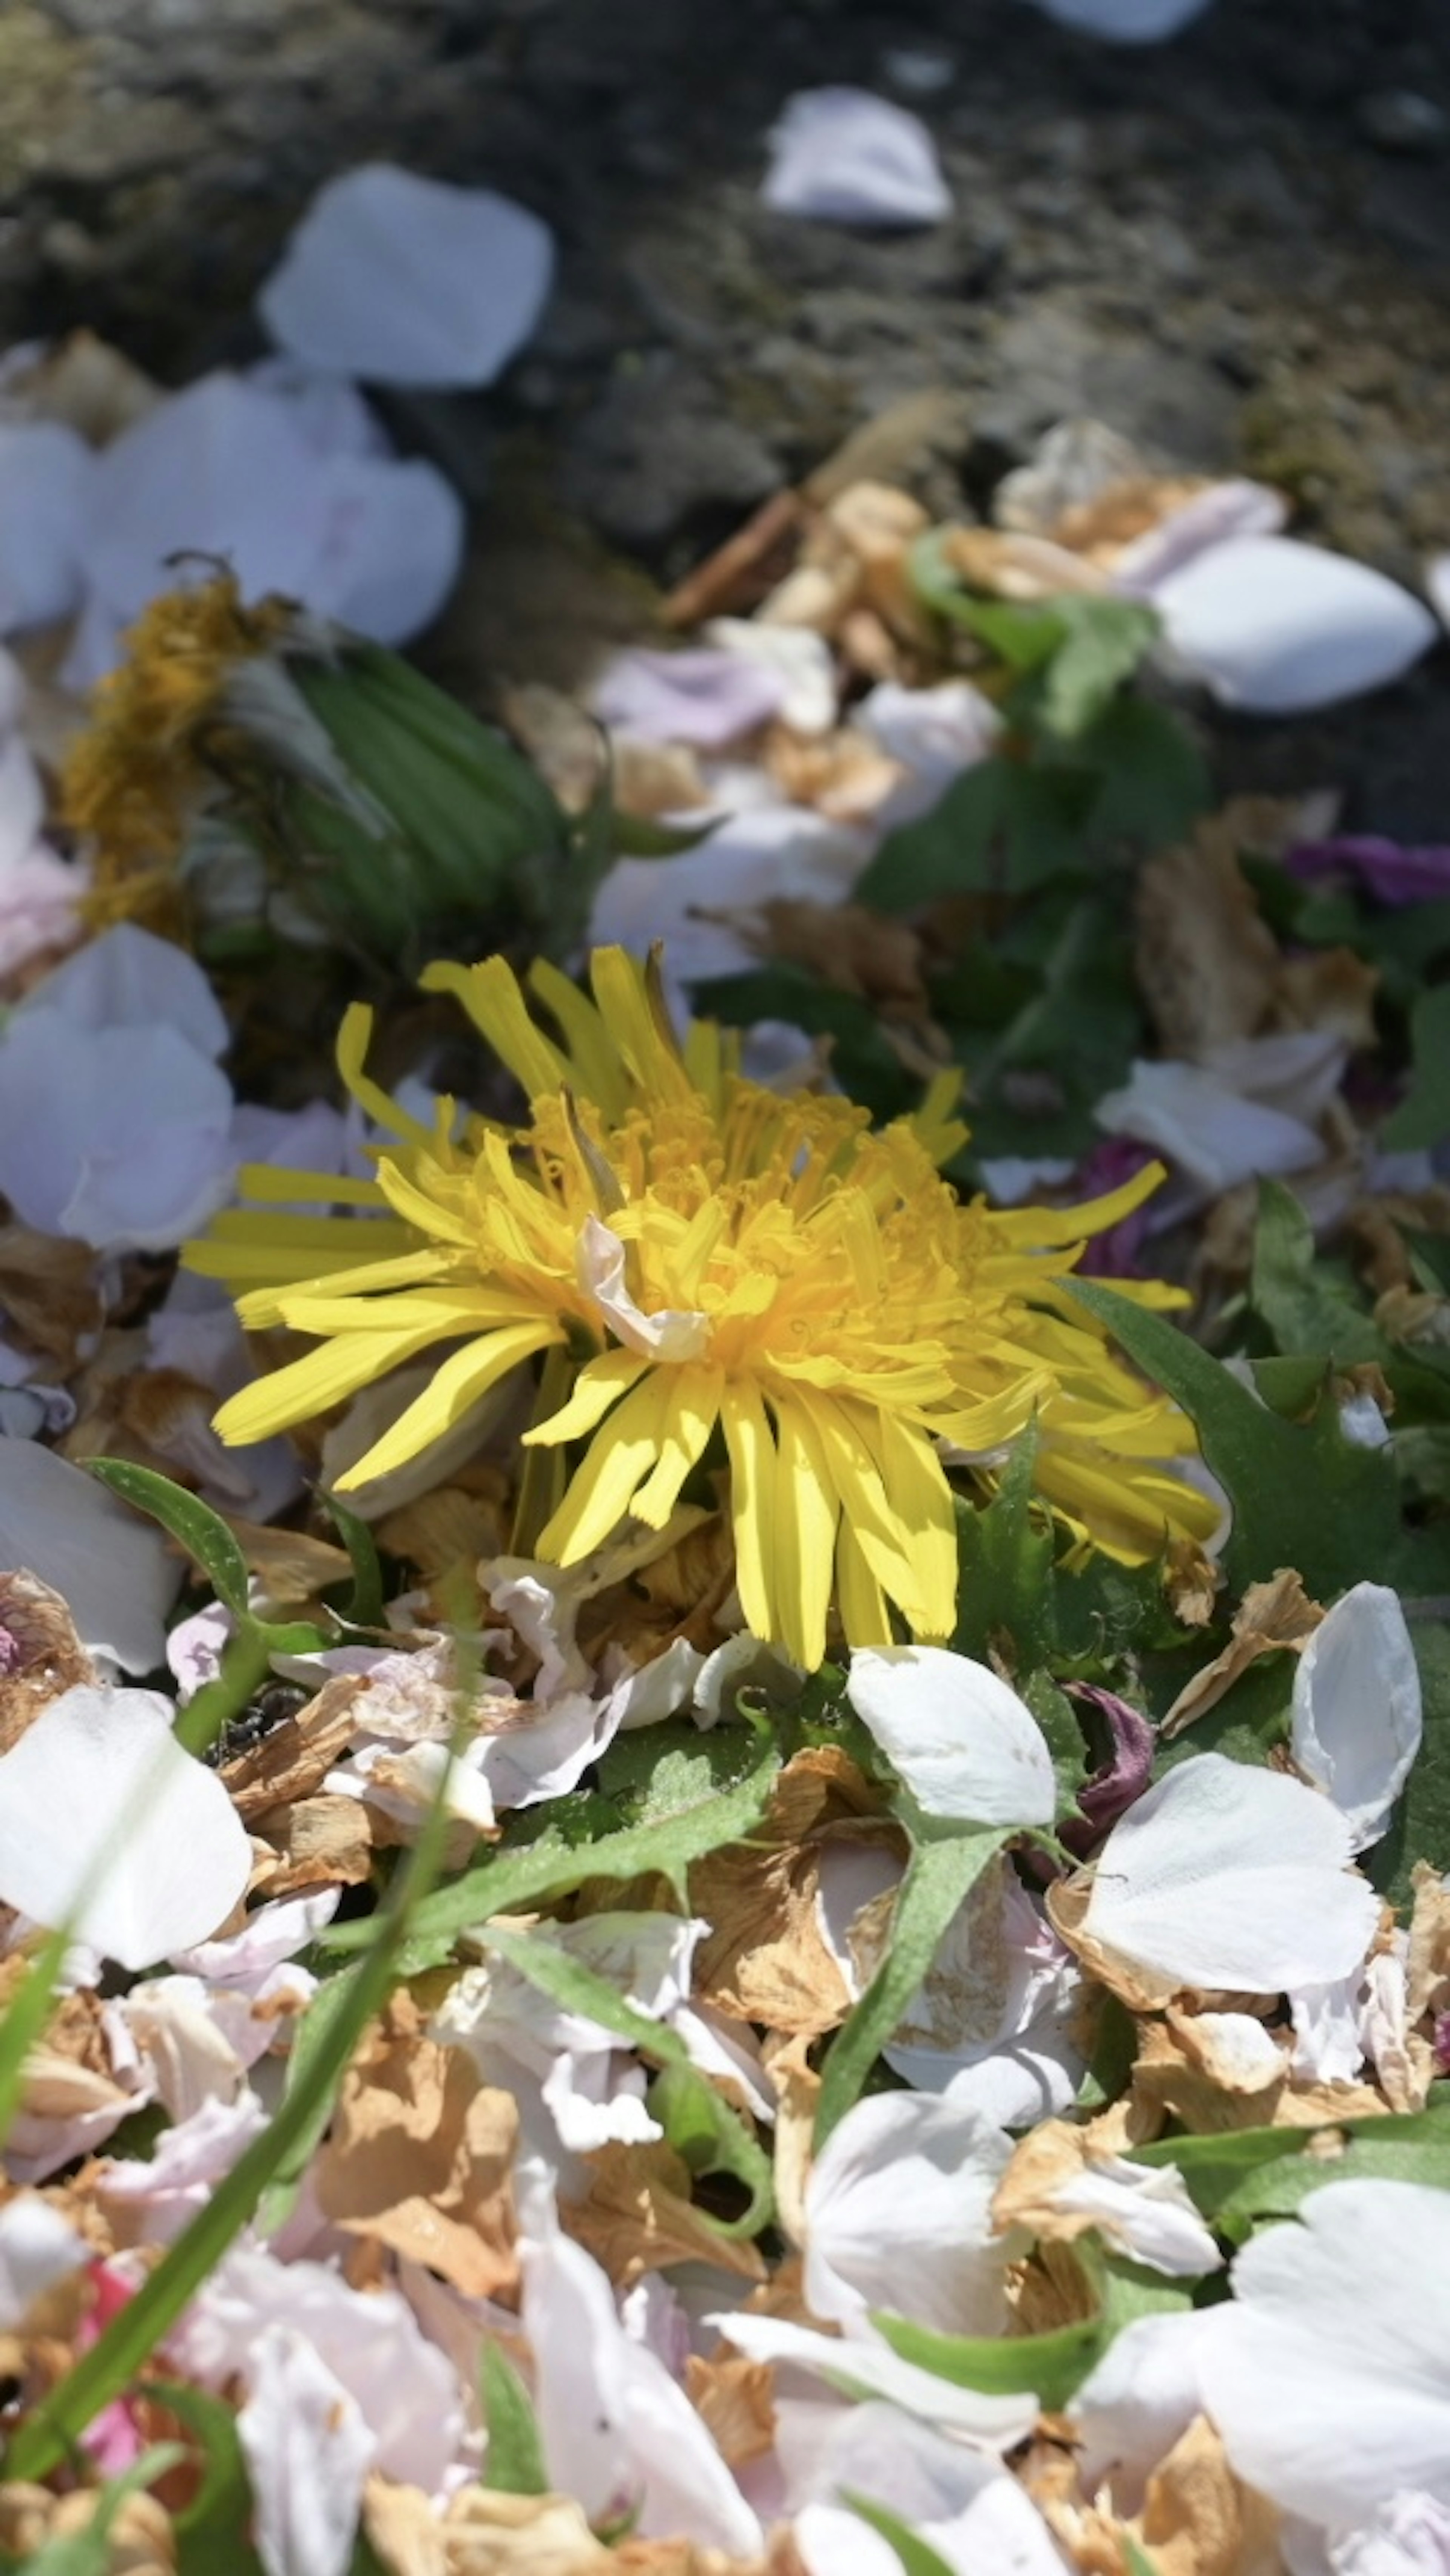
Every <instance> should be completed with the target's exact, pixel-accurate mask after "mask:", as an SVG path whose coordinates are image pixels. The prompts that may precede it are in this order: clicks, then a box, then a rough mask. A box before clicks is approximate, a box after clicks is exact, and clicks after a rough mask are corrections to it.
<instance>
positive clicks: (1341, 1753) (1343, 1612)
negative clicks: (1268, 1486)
mask: <svg viewBox="0 0 1450 2576" xmlns="http://www.w3.org/2000/svg"><path fill="white" fill-rule="evenodd" d="M1423 1734H1424V1714H1423V1708H1422V1703H1421V1693H1420V1674H1419V1667H1418V1666H1417V1664H1416V1662H1415V1650H1414V1647H1413V1646H1412V1645H1411V1643H1410V1631H1409V1629H1408V1627H1407V1626H1406V1624H1405V1614H1404V1612H1403V1610H1402V1609H1401V1608H1400V1603H1399V1597H1398V1595H1397V1594H1396V1593H1394V1592H1392V1591H1390V1589H1389V1588H1388V1586H1387V1585H1386V1584H1383V1583H1356V1584H1355V1585H1354V1587H1353V1589H1352V1590H1351V1591H1349V1592H1346V1593H1345V1595H1344V1597H1343V1599H1342V1600H1339V1601H1336V1602H1335V1604H1334V1607H1333V1609H1332V1610H1330V1611H1329V1613H1328V1614H1327V1616H1326V1617H1325V1618H1324V1619H1323V1620H1322V1621H1321V1623H1320V1625H1319V1626H1318V1627H1317V1628H1316V1629H1315V1631H1314V1634H1313V1636H1312V1637H1311V1638H1310V1639H1309V1641H1308V1643H1307V1645H1305V1646H1304V1647H1303V1648H1302V1649H1301V1651H1300V1656H1299V1661H1298V1664H1297V1666H1296V1668H1295V1673H1294V1696H1293V1716H1292V1721H1291V1726H1290V1734H1289V1747H1290V1751H1291V1752H1292V1753H1293V1756H1294V1760H1295V1762H1296V1763H1297V1764H1298V1766H1299V1769H1300V1770H1301V1771H1302V1772H1303V1774H1304V1777H1305V1778H1306V1780H1312V1781H1313V1782H1314V1785H1315V1787H1316V1788H1319V1789H1323V1790H1324V1791H1325V1792H1326V1793H1327V1795H1328V1796H1329V1797H1331V1798H1332V1799H1333V1801H1334V1804H1335V1805H1336V1807H1338V1808H1339V1810H1340V1812H1341V1814H1342V1815H1343V1817H1344V1820H1345V1822H1346V1824H1347V1825H1348V1827H1349V1832H1350V1849H1351V1850H1352V1851H1364V1850H1366V1849H1367V1848H1368V1846H1369V1845H1370V1844H1371V1843H1377V1842H1378V1841H1379V1839H1380V1836H1381V1835H1382V1834H1383V1832H1384V1830H1385V1828H1386V1826H1387V1825H1388V1823H1389V1820H1390V1815H1391V1811H1392V1809H1393V1807H1394V1803H1395V1800H1396V1798H1397V1797H1398V1796H1399V1794H1400V1791H1401V1790H1402V1789H1403V1787H1404V1785H1405V1782H1406V1781H1407V1780H1408V1778H1409V1776H1410V1770H1411V1767H1412V1765H1413V1763H1414V1760H1415V1756H1416V1754H1417V1753H1418V1752H1419V1750H1420V1743H1421V1738H1422V1737H1423Z"/></svg>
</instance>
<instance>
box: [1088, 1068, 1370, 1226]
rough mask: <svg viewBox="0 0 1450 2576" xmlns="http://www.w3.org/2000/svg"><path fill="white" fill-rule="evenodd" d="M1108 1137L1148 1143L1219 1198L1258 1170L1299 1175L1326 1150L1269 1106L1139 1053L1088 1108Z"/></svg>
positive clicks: (1297, 1121)
mask: <svg viewBox="0 0 1450 2576" xmlns="http://www.w3.org/2000/svg"><path fill="white" fill-rule="evenodd" d="M1093 1117H1094V1118H1095V1120H1096V1121H1097V1124H1098V1125H1099V1127H1102V1128H1105V1129H1106V1130H1107V1133H1108V1134H1109V1135H1110V1136H1134V1137H1136V1138H1137V1140H1138V1142H1139V1143H1140V1144H1143V1145H1153V1146H1155V1147H1156V1148H1157V1150H1158V1152H1159V1153H1160V1154H1163V1155H1165V1156H1166V1157H1167V1159H1168V1160H1169V1162H1171V1163H1174V1164H1176V1165H1177V1167H1178V1169H1179V1170H1180V1171H1181V1172H1184V1173H1186V1174H1187V1176H1188V1178H1189V1179H1190V1180H1191V1181H1192V1182H1194V1183H1195V1184H1196V1186H1197V1187H1198V1188H1199V1189H1200V1190H1203V1191H1206V1192H1208V1193H1209V1194H1211V1195H1212V1196H1213V1197H1215V1198H1217V1197H1218V1196H1220V1194H1221V1193H1222V1192H1223V1191H1225V1190H1231V1189H1233V1188H1235V1187H1236V1185H1237V1184H1238V1182H1240V1181H1246V1180H1249V1179H1251V1178H1252V1177H1253V1176H1254V1175H1255V1174H1256V1173H1262V1174H1274V1173H1281V1172H1302V1171H1305V1170H1307V1168H1308V1166H1309V1165H1310V1164H1311V1163H1317V1162H1320V1161H1321V1160H1322V1159H1323V1155H1324V1147H1323V1145H1322V1144H1321V1142H1320V1140H1319V1138H1318V1136H1317V1135H1316V1134H1315V1132H1314V1129H1313V1128H1312V1127H1310V1126H1307V1125H1306V1124H1305V1122H1304V1120H1303V1119H1302V1118H1290V1117H1288V1116H1286V1115H1285V1113H1284V1112H1283V1110H1280V1109H1268V1108H1265V1107H1263V1106H1262V1105H1261V1104H1260V1103H1259V1102H1257V1101H1253V1100H1249V1099H1246V1098H1245V1096H1244V1094H1243V1093H1242V1092H1241V1091H1236V1090H1233V1089H1231V1088H1230V1086H1229V1085H1228V1084H1227V1083H1226V1082H1221V1081H1219V1080H1217V1079H1216V1077H1215V1076H1214V1075H1213V1074H1211V1073H1207V1072H1205V1071H1204V1070H1203V1068H1202V1066H1200V1065H1196V1064H1184V1063H1182V1062H1181V1061H1180V1060H1179V1059H1178V1058H1177V1057H1163V1058H1162V1059H1160V1060H1158V1061H1156V1062H1151V1063H1150V1062H1149V1061H1148V1060H1147V1059H1145V1058H1143V1057H1139V1058H1137V1059H1136V1060H1135V1062H1134V1063H1133V1065H1132V1067H1131V1069H1130V1073H1129V1078H1128V1081H1127V1082H1126V1083H1125V1084H1124V1085H1123V1087H1122V1089H1121V1090H1118V1091H1110V1092H1106V1093H1105V1094H1104V1096H1103V1098H1102V1099H1101V1100H1099V1101H1098V1102H1097V1104H1096V1106H1095V1108H1094V1110H1093Z"/></svg>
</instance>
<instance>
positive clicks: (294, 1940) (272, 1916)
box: [171, 1887, 342, 1994]
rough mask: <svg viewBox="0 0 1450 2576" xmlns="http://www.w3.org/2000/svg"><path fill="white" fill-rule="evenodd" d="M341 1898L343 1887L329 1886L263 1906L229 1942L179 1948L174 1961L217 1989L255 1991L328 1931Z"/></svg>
mask: <svg viewBox="0 0 1450 2576" xmlns="http://www.w3.org/2000/svg"><path fill="white" fill-rule="evenodd" d="M341 1896H342V1890H341V1888H339V1887H323V1888H319V1889H317V1890H316V1892H315V1893H314V1894H312V1895H310V1896H288V1897H283V1898H282V1900H281V1902H280V1903H278V1904H275V1905H259V1906H258V1907H257V1910H256V1912H255V1913H254V1914H249V1915H248V1917H247V1919H246V1922H245V1923H244V1924H243V1926H242V1929H241V1931H240V1932H234V1933H233V1934H232V1935H231V1937H230V1939H229V1940H226V1941H203V1942H199V1943H198V1944H197V1946H196V1947H195V1948H194V1949H191V1950H173V1952H172V1954H171V1957H172V1963H173V1965H174V1966H175V1967H178V1968H184V1969H188V1970H189V1971H190V1973H191V1974H192V1975H193V1976H197V1977H205V1978H207V1979H208V1981H209V1982H210V1983H211V1984H212V1985H216V1986H237V1987H240V1989H241V1990H242V1992H243V1993H244V1994H246V1993H250V1992H254V1991H255V1989H256V1987H257V1986H258V1985H259V1984H260V1983H261V1981H262V1979H263V1978H264V1977H268V1976H270V1975H271V1972H272V1970H273V1969H274V1968H280V1967H281V1965H282V1963H283V1961H284V1960H285V1959H295V1957H296V1956H297V1953H298V1951H299V1950H305V1949H306V1948H307V1946H308V1944H309V1942H312V1941H315V1940H316V1938H317V1935H318V1933H319V1932H322V1931H325V1930H326V1928H327V1925H328V1924H329V1923H330V1922H331V1921H332V1918H333V1916H334V1914H335V1913H336V1912H337V1908H338V1904H339V1901H340V1899H341Z"/></svg>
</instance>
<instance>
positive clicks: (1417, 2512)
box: [1286, 2490, 1450, 2576]
mask: <svg viewBox="0 0 1450 2576" xmlns="http://www.w3.org/2000/svg"><path fill="white" fill-rule="evenodd" d="M1287 2555H1288V2551H1287V2549H1286V2556H1287ZM1328 2555H1329V2565H1330V2567H1331V2568H1332V2569H1333V2576H1444V2571H1445V2569H1446V2568H1447V2567H1450V2504H1446V2503H1445V2502H1444V2500H1443V2499H1442V2498H1440V2497H1436V2496H1429V2495H1426V2494H1424V2493H1423V2491H1421V2492H1419V2493H1412V2492H1410V2491H1407V2490H1402V2491H1401V2493H1400V2494H1398V2495H1395V2496H1391V2497H1390V2499H1389V2501H1388V2503H1387V2504H1385V2505H1383V2506H1382V2507H1381V2509H1380V2511H1379V2512H1378V2513H1377V2514H1376V2515H1375V2517H1374V2520H1373V2521H1372V2522H1368V2523H1364V2524H1362V2525H1361V2527H1360V2529H1359V2530H1358V2531H1336V2532H1334V2533H1333V2534H1332V2535H1331V2537H1330V2541H1329V2551H1328ZM1290 2564H1291V2566H1292V2567H1293V2568H1294V2571H1295V2576H1298V2564H1297V2561H1296V2560H1294V2559H1292V2558H1291V2559H1290Z"/></svg>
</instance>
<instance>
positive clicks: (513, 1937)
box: [478, 1924, 690, 2066]
mask: <svg viewBox="0 0 1450 2576" xmlns="http://www.w3.org/2000/svg"><path fill="white" fill-rule="evenodd" d="M478 1946H479V1948H480V1949H481V1950H485V1951H487V1950H493V1951H495V1952H496V1953H497V1955H498V1956H499V1958H501V1959H504V1960H506V1961H507V1962H508V1965H509V1966H510V1967H511V1968H516V1969H517V1971H518V1973H519V1975H520V1976H521V1977H522V1978H524V1980H525V1981H526V1983H527V1984H529V1985H531V1986H533V1987H535V1988H536V1990H537V1991H538V1993H540V1994H541V1995H547V1996H548V1998H549V2000H550V2002H551V2003H556V2004H562V2006H563V2008H564V2010H565V2011H566V2012H576V2013H581V2014H582V2015H583V2017H584V2019H585V2020H586V2021H597V2022H598V2024H599V2026H600V2028H601V2029H602V2030H612V2031H614V2032H615V2033H616V2034H617V2036H618V2037H619V2038H620V2039H624V2040H627V2041H628V2042H629V2045H630V2047H631V2048H636V2049H638V2051H639V2053H640V2055H641V2056H642V2057H652V2058H655V2059H657V2060H658V2062H659V2064H660V2065H661V2066H688V2065H689V2062H690V2057H689V2051H688V2049H687V2048H686V2046H685V2043H684V2041H683V2040H682V2039H681V2037H680V2035H679V2033H678V2031H675V2030H672V2029H671V2027H670V2025H669V2023H668V2022H663V2021H656V2020H654V2019H653V2017H652V2016H651V2015H650V2014H649V2013H643V2012H641V2011H640V2010H639V2009H638V2007H637V2006H636V2005H634V2004H631V2003H628V2002H626V2000H625V1998H624V1996H623V1995H622V1994H621V1993H620V1992H619V1989H618V1987H617V1986H613V1985H611V1984H610V1982H609V1979H608V1978H607V1977H603V1976H601V1975H600V1974H599V1971H598V1970H597V1969H596V1968H589V1967H586V1966H585V1964H584V1962H583V1960H582V1959H576V1958H575V1957H574V1956H573V1955H572V1953H571V1952H570V1951H568V1950H566V1949H565V1948H564V1947H563V1945H562V1943H561V1942H558V1941H556V1940H553V1939H551V1937H550V1934H549V1929H548V1926H547V1925H546V1924H544V1925H541V1926H540V1927H539V1928H538V1930H537V1931H533V1932H518V1931H514V1930H512V1929H509V1930H505V1928H504V1926H503V1925H502V1924H491V1925H490V1926H489V1928H488V1930H487V1931H486V1932H484V1931H483V1930H480V1932H479V1936H478Z"/></svg>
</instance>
